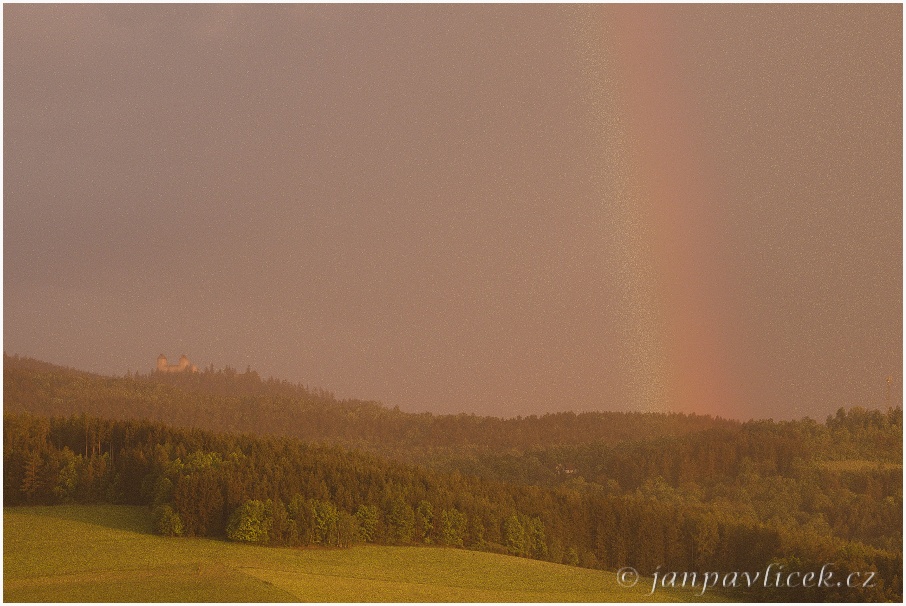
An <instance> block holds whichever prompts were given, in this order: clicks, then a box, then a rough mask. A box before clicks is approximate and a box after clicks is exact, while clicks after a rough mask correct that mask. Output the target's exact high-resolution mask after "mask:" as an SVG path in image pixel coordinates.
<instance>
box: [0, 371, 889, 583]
mask: <svg viewBox="0 0 906 606" xmlns="http://www.w3.org/2000/svg"><path fill="white" fill-rule="evenodd" d="M5 361H6V363H7V365H6V368H5V372H4V385H5V390H6V391H5V401H4V408H5V413H6V414H5V423H4V499H5V503H6V504H8V505H13V504H26V503H60V502H73V501H75V502H95V501H109V502H115V503H133V504H147V505H149V506H150V507H151V509H149V512H150V513H151V514H152V515H153V516H154V520H155V524H156V526H157V528H158V529H159V530H160V531H161V532H163V533H166V534H187V535H213V536H227V537H229V538H232V539H234V540H243V541H253V542H263V543H270V544H291V545H294V544H333V545H336V544H340V545H343V544H350V543H354V542H376V543H388V544H447V545H457V546H463V547H465V548H469V549H482V550H490V551H499V552H506V553H511V554H514V555H520V556H523V557H533V558H539V559H547V560H551V561H555V562H563V563H570V564H578V565H582V566H586V567H590V568H604V569H610V570H614V569H617V568H620V567H622V566H627V565H629V566H634V567H636V568H638V569H639V570H640V571H641V572H643V573H645V572H651V571H653V570H654V569H655V568H656V567H657V566H659V565H660V566H662V567H663V568H662V569H670V570H690V571H691V570H699V571H706V570H752V571H755V570H759V569H761V570H763V569H764V566H765V565H767V564H768V563H769V562H777V563H781V564H783V565H784V566H786V567H787V568H788V569H800V570H803V571H806V570H812V569H815V570H817V569H820V567H821V565H823V564H825V563H828V562H834V563H835V564H834V565H835V570H837V571H838V572H841V573H842V571H844V570H851V571H875V572H877V573H878V574H877V577H876V580H877V583H876V584H875V586H874V587H867V588H859V589H857V590H856V589H853V590H849V589H846V588H842V589H841V588H822V589H821V590H815V589H811V590H800V593H796V592H794V591H784V592H781V593H780V594H778V595H772V594H769V593H765V592H764V591H760V593H758V594H757V595H755V594H753V595H752V596H748V597H750V598H751V599H775V598H776V599H780V600H816V599H824V600H831V599H843V600H863V599H892V600H899V599H900V598H901V597H902V580H901V578H900V571H901V570H902V527H903V526H902V466H901V462H902V411H901V410H900V409H891V410H888V411H885V412H881V411H869V410H863V409H858V408H854V409H850V410H841V411H840V412H838V413H837V414H836V415H835V416H832V417H830V418H829V419H827V420H826V421H825V422H823V423H819V422H816V421H813V420H808V419H805V420H800V421H791V422H783V423H774V422H770V421H759V422H750V423H738V422H731V421H724V420H715V419H711V418H708V417H698V416H688V415H654V414H651V415H643V414H618V413H594V414H584V415H570V414H559V415H546V416H543V417H537V418H532V417H530V418H527V419H526V418H523V419H508V420H503V419H490V418H485V417H474V416H468V415H460V416H447V417H437V416H433V415H409V414H406V413H402V412H399V411H396V410H389V409H386V408H384V407H381V406H379V405H377V404H375V403H367V402H340V401H337V400H335V399H334V398H332V397H331V396H330V395H329V394H323V393H319V392H314V391H311V390H308V389H306V388H304V387H301V386H293V385H289V384H286V383H282V382H276V381H261V380H260V379H259V378H257V375H254V373H251V372H246V373H235V372H231V371H221V372H213V371H210V370H209V371H208V372H207V373H199V374H198V375H186V376H180V377H174V376H172V375H169V376H168V375H161V376H154V375H152V376H140V377H127V378H107V377H99V376H96V375H90V374H87V373H80V372H78V371H73V370H68V369H60V368H58V367H52V366H49V365H45V364H43V363H40V362H37V361H33V360H18V359H15V358H6V360H5ZM180 382H185V383H186V384H185V385H182V384H180ZM231 385H233V386H234V387H231ZM231 391H235V392H236V393H238V394H241V395H227V394H229V393H230V392H231ZM244 407H248V408H249V409H251V410H252V411H254V412H253V413H248V412H247V411H246V412H243V409H244ZM268 407H274V408H273V409H270V408H268ZM278 409H280V410H286V409H288V410H291V411H294V414H282V415H281V414H280V413H278V412H277V410H278ZM265 410H266V411H267V412H263V411H265ZM170 411H172V414H173V417H174V418H173V419H172V420H170V422H169V423H168V425H167V426H164V425H162V424H161V423H159V422H154V421H153V420H155V419H157V420H158V421H159V420H161V417H164V418H165V417H166V416H168V415H169V414H170ZM204 411H207V413H205V412H204ZM12 412H16V413H20V414H10V413H12ZM23 412H26V413H29V414H21V413H23ZM86 412H87V413H89V415H87V416H86V415H84V414H81V413H86ZM73 413H79V416H74V417H73V416H68V415H72V414H73ZM51 417H55V418H51ZM141 417H147V418H148V419H151V420H152V421H127V420H122V419H124V418H133V419H135V418H141ZM117 419H120V420H117ZM293 419H295V420H294V421H293ZM369 419H370V420H373V422H374V424H371V422H372V421H369ZM230 423H240V424H244V425H242V427H241V428H239V429H240V430H242V431H245V432H246V435H237V434H238V432H237V428H235V427H224V425H229V424H230ZM178 425H182V426H183V428H179V427H176V426H178ZM192 426H194V427H196V428H194V429H193V428H191V427H192ZM201 427H204V428H207V429H204V430H202V429H200V428H201ZM225 429H227V430H230V431H229V432H225V431H224V430H225ZM649 429H651V431H649ZM253 431H254V432H255V433H256V434H258V435H250V434H251V433H252V432H253ZM262 433H269V434H276V435H272V436H270V437H262V436H261V434H262ZM360 434H361V435H360ZM278 435H279V436H280V437H278ZM293 436H295V437H293ZM408 436H411V440H410V439H409V437H408ZM298 437H302V438H304V441H303V440H299V439H297V438H298ZM432 440H435V442H434V443H432ZM312 442H319V443H321V444H322V445H320V446H318V445H313V444H312ZM331 443H332V444H333V445H330V444H331ZM350 446H355V447H357V448H358V449H359V450H350V449H349V447H350ZM362 450H370V451H371V452H370V453H366V452H362ZM458 452H462V453H463V454H457V453H458ZM393 459H396V460H393ZM416 463H417V464H416Z"/></svg>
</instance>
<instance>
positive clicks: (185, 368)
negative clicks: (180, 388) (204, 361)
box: [157, 354, 198, 372]
mask: <svg viewBox="0 0 906 606" xmlns="http://www.w3.org/2000/svg"><path fill="white" fill-rule="evenodd" d="M157 372H198V367H197V366H195V365H194V364H192V363H191V362H189V357H188V356H187V355H186V354H182V355H181V356H179V363H178V364H167V356H165V355H164V354H160V355H159V356H157Z"/></svg>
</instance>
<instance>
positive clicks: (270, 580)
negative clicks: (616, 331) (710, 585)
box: [3, 505, 719, 602]
mask: <svg viewBox="0 0 906 606" xmlns="http://www.w3.org/2000/svg"><path fill="white" fill-rule="evenodd" d="M3 534H4V537H3V538H4V541H3V559H4V563H3V573H4V574H3V598H4V601H7V602H48V601H54V602H72V601H78V602H83V601H84V602H98V601H105V602H133V601H139V602H148V601H154V602H158V601H173V602H181V601H213V602H222V601H231V602H254V601H268V602H285V601H307V602H336V601H342V602H369V601H399V602H406V601H425V602H429V601H439V602H444V601H448V602H452V601H457V602H458V601H469V602H472V601H474V602H487V601H504V602H533V601H542V602H580V601H591V602H612V601H630V602H637V601H651V600H652V597H649V596H646V595H645V594H646V592H647V591H648V588H650V585H648V587H645V581H642V582H641V583H639V585H638V586H637V587H635V588H633V589H622V588H620V586H619V585H618V584H617V582H616V575H614V574H613V573H607V572H600V571H594V570H586V569H581V568H573V567H569V566H562V565H557V564H550V563H547V562H539V561H534V560H526V559H522V558H514V557H508V556H502V555H494V554H487V553H480V552H474V551H465V550H460V549H445V548H429V547H376V546H366V547H356V548H352V549H289V548H274V547H256V546H250V545H240V544H236V543H229V542H226V541H217V540H211V539H173V538H163V537H158V536H154V535H152V534H150V532H149V529H148V522H147V515H146V512H145V510H144V508H142V507H127V506H113V505H95V506H81V505H78V506H76V505H74V506H53V507H16V508H5V509H4V512H3ZM696 597H697V596H695V595H694V594H693V593H692V592H691V591H676V592H668V591H666V590H659V591H658V592H657V593H656V594H655V595H654V596H653V599H654V600H664V601H697V600H696ZM705 597H706V599H707V598H718V599H719V596H717V595H706V596H705Z"/></svg>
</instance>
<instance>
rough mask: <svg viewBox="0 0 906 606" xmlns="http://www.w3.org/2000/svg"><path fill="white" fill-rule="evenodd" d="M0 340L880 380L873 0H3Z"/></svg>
mask: <svg viewBox="0 0 906 606" xmlns="http://www.w3.org/2000/svg"><path fill="white" fill-rule="evenodd" d="M3 14H4V31H3V34H4V76H3V77H4V99H3V103H4V107H3V109H4V120H3V126H4V133H3V136H4V140H3V144H4V167H3V168H4V181H3V195H4V204H3V207H4V210H3V219H4V229H3V236H4V246H3V253H4V279H3V286H4V291H3V292H4V297H3V299H4V327H3V328H4V337H3V338H4V349H5V350H6V352H7V353H10V354H14V353H17V354H20V355H29V356H34V357H37V358H40V359H43V360H46V361H49V362H54V363H58V364H64V365H68V366H74V367H76V368H80V369H84V370H90V371H94V372H100V373H105V374H119V375H121V374H125V373H126V372H127V371H132V372H135V371H141V372H143V373H145V372H149V371H150V370H151V369H152V368H153V366H154V364H155V359H156V357H157V355H158V354H160V353H164V354H165V355H167V356H168V357H170V358H171V360H175V359H176V358H177V357H178V356H179V355H180V354H182V353H185V354H187V355H188V356H189V357H190V358H191V360H192V361H193V362H194V363H196V364H198V365H199V366H208V365H210V364H213V365H214V366H215V367H218V368H219V367H223V366H225V365H230V366H233V367H237V368H239V369H240V370H244V369H245V368H246V366H251V367H252V368H253V369H256V370H258V371H259V373H261V374H262V375H264V376H276V377H279V378H285V379H289V380H291V381H294V382H296V381H299V382H303V383H305V384H307V385H309V386H311V387H320V388H323V389H327V390H330V391H333V392H334V393H335V394H336V395H337V396H338V397H356V398H362V399H375V400H380V401H382V402H383V403H385V404H387V405H389V406H396V405H398V406H399V407H400V408H401V409H403V410H410V411H425V410H427V411H432V412H475V413H479V414H494V415H501V416H511V415H516V414H523V415H525V414H533V413H543V412H549V411H560V410H653V411H661V410H675V411H682V412H699V413H706V414H716V415H721V416H724V417H733V418H743V419H748V418H763V417H773V418H778V419H779V418H791V417H801V416H805V415H809V416H812V417H813V418H819V419H823V418H824V417H825V416H826V415H828V414H830V413H832V412H834V411H835V410H836V409H837V408H839V407H841V406H851V405H862V406H867V407H883V406H884V405H885V403H886V401H887V398H888V396H887V391H886V390H887V387H886V379H887V377H888V376H890V377H892V380H893V383H892V389H891V395H890V400H891V403H893V404H900V403H901V402H902V369H903V359H902V334H903V333H902V330H903V320H902V318H903V316H902V302H903V281H902V276H903V271H902V260H903V241H902V237H903V214H902V209H903V191H902V182H903V181H902V178H903V175H902V168H903V157H902V149H903V139H902V133H903V130H902V115H903V108H902V98H903V88H902V72H903V67H902V57H903V32H902V6H900V5H883V6H878V5H875V6H868V5H861V6H857V5H847V6H839V5H806V6H801V5H785V6H772V5H757V6H705V5H698V6H663V5H661V6H640V5H632V6H588V5H581V6H562V5H557V6H554V5H494V6H475V5H460V6H435V5H408V6H403V5H392V6H373V5H370V6H349V5H347V6H341V5H329V6H311V5H308V6H288V5H280V6H265V5H257V6H255V5H251V6H249V5H246V6H243V5H230V6H215V5H181V6H174V5H139V6H108V5H5V6H4V12H3Z"/></svg>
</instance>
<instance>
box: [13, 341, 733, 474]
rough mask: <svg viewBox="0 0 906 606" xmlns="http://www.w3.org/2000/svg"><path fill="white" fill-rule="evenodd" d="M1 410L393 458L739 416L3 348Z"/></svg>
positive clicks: (602, 436) (687, 427)
mask: <svg viewBox="0 0 906 606" xmlns="http://www.w3.org/2000/svg"><path fill="white" fill-rule="evenodd" d="M3 388H4V394H5V402H4V410H5V411H7V412H26V411H27V412H32V413H35V414H42V415H61V414H65V415H69V414H82V413H85V414H89V415H94V416H98V417H103V418H109V419H148V420H158V421H163V422H165V423H167V424H169V425H176V426H182V427H200V428H205V429H212V430H216V431H230V432H244V431H251V432H255V433H257V434H268V435H281V436H288V437H295V438H300V439H302V440H306V441H316V442H329V443H334V444H343V445H346V446H350V447H355V448H359V449H363V450H369V451H371V452H376V453H378V454H382V455H385V456H392V457H395V458H398V459H400V460H406V461H412V462H420V461H423V459H424V456H425V455H426V454H432V455H443V454H447V455H457V456H459V455H462V454H465V453H469V454H477V453H486V452H508V451H512V450H516V451H519V450H522V449H527V448H532V447H538V446H545V447H547V446H554V445H558V444H578V443H584V442H591V441H601V442H606V443H615V442H621V441H624V440H628V439H653V438H658V437H661V436H668V435H682V434H685V433H690V432H695V431H700V430H702V429H706V428H710V427H718V426H720V427H729V426H733V425H738V423H736V422H735V421H728V420H723V419H714V418H712V417H707V416H702V415H687V414H655V413H606V412H589V413H579V414H576V413H572V412H567V413H556V414H547V415H543V416H540V417H539V416H528V417H517V418H512V419H501V418H497V417H483V416H476V415H470V414H459V415H432V414H428V413H421V414H417V413H406V412H402V411H400V410H398V409H395V408H387V407H385V406H382V405H381V404H379V403H377V402H371V401H362V400H338V399H336V398H334V397H333V395H332V394H330V393H329V392H325V391H322V390H319V389H310V388H308V387H306V386H303V385H297V384H291V383H289V382H287V381H280V380H276V379H266V380H264V379H261V378H260V377H259V375H258V373H256V372H255V371H253V370H251V369H247V370H246V371H245V372H238V371H236V370H235V369H233V368H229V367H227V368H225V369H220V370H214V369H213V368H206V369H204V370H202V372H199V373H171V374H167V373H158V372H151V373H149V374H145V375H142V374H135V375H130V376H128V377H104V376H99V375H95V374H91V373H87V372H82V371H78V370H75V369H70V368H64V367H60V366H54V365H51V364H47V363H45V362H40V361H37V360H33V359H30V358H20V357H18V356H8V355H6V354H4V373H3Z"/></svg>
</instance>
